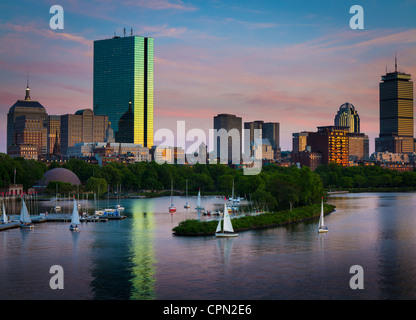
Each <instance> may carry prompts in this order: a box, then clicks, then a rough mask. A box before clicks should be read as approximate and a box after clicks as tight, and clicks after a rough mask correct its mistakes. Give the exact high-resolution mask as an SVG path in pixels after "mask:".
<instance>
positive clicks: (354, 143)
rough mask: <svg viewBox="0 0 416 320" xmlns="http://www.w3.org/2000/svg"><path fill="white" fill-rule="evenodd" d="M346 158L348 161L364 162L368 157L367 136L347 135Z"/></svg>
mask: <svg viewBox="0 0 416 320" xmlns="http://www.w3.org/2000/svg"><path fill="white" fill-rule="evenodd" d="M347 136H348V157H349V160H350V161H354V162H357V161H364V160H368V159H369V157H370V154H369V153H370V150H369V149H370V144H369V139H368V136H367V135H365V134H364V133H351V132H348V133H347Z"/></svg>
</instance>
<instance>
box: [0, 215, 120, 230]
mask: <svg viewBox="0 0 416 320" xmlns="http://www.w3.org/2000/svg"><path fill="white" fill-rule="evenodd" d="M125 218H127V217H126V216H106V215H103V216H97V215H95V216H87V217H82V218H80V219H79V220H80V221H81V222H108V221H110V220H123V219H125ZM10 219H11V220H12V222H9V223H1V224H0V231H3V230H8V229H13V228H19V227H20V221H19V218H18V217H10ZM31 219H32V223H33V224H36V223H43V222H68V223H69V222H71V217H70V216H67V215H60V214H50V215H48V216H46V215H45V216H43V215H42V216H34V217H32V218H31Z"/></svg>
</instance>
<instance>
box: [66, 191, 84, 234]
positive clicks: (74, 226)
mask: <svg viewBox="0 0 416 320" xmlns="http://www.w3.org/2000/svg"><path fill="white" fill-rule="evenodd" d="M80 224H81V222H80V221H79V213H78V206H77V201H76V200H75V198H74V209H73V210H72V219H71V225H70V226H69V230H74V231H76V230H78V226H79V225H80Z"/></svg>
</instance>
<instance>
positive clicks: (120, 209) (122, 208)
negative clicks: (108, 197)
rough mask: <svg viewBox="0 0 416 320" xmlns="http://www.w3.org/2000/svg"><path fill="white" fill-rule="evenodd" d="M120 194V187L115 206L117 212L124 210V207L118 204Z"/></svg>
mask: <svg viewBox="0 0 416 320" xmlns="http://www.w3.org/2000/svg"><path fill="white" fill-rule="evenodd" d="M120 192H121V185H120V190H117V205H116V209H117V210H118V211H122V210H124V207H123V206H122V205H121V204H120V199H119V194H120Z"/></svg>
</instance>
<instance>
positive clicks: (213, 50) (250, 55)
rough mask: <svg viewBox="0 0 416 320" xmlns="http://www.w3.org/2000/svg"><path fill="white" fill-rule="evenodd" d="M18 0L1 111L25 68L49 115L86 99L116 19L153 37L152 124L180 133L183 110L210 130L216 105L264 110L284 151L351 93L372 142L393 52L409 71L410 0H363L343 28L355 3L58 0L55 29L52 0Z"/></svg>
mask: <svg viewBox="0 0 416 320" xmlns="http://www.w3.org/2000/svg"><path fill="white" fill-rule="evenodd" d="M24 3H26V2H23V1H18V2H16V3H14V4H6V3H3V4H1V5H0V6H1V9H2V10H0V12H2V13H1V14H0V30H2V35H1V36H0V37H1V40H2V43H3V44H4V45H2V49H0V69H1V70H2V72H1V75H0V88H1V89H0V116H1V117H2V118H3V119H5V117H6V115H7V112H8V109H9V108H10V106H11V105H12V104H13V103H14V102H15V101H16V100H18V99H22V98H23V97H22V95H21V92H22V88H23V86H24V85H25V83H26V75H27V72H28V71H29V74H30V85H31V98H32V99H33V100H37V101H39V102H40V103H42V105H43V106H44V107H45V108H46V109H47V110H48V113H49V114H67V113H70V114H71V113H75V111H76V110H80V109H86V108H90V109H92V108H93V102H92V100H93V94H92V87H93V82H92V78H93V77H92V69H93V57H92V52H93V41H94V40H97V39H104V38H111V37H112V36H113V35H114V32H115V33H116V35H118V36H123V28H126V29H127V30H128V31H130V29H131V28H132V29H133V33H134V34H135V35H141V36H146V37H153V38H154V39H155V89H154V92H155V107H154V113H155V114H154V117H155V119H154V125H155V127H154V130H155V131H157V130H158V129H161V128H168V129H171V130H172V131H175V128H176V121H181V120H185V121H186V126H187V128H189V129H191V128H200V129H203V130H204V131H206V132H208V130H209V129H210V128H211V119H212V117H213V116H214V115H216V114H220V113H224V112H225V113H230V114H236V115H237V116H239V117H242V119H243V121H244V122H250V121H255V120H259V119H263V118H264V116H263V115H264V114H268V115H270V118H268V119H267V120H268V121H274V122H279V123H280V136H281V148H282V151H285V150H291V144H292V140H291V138H292V133H293V132H301V131H304V130H307V131H308V130H314V129H315V128H316V127H318V126H326V125H330V124H332V122H333V115H334V113H335V112H336V110H337V109H338V107H339V105H341V104H342V103H344V102H345V101H349V102H351V103H352V104H353V105H355V106H357V108H358V112H359V114H360V118H361V123H360V125H361V131H362V132H365V133H366V134H367V135H368V136H369V138H370V153H372V152H374V139H375V137H377V136H378V133H379V114H378V108H379V97H378V84H379V82H380V80H381V76H382V75H383V74H385V69H386V67H387V68H388V70H389V71H390V72H391V71H392V70H394V55H395V52H397V57H398V68H399V70H401V71H403V72H406V73H408V74H411V75H412V76H413V77H414V76H415V74H416V23H415V22H414V19H411V17H412V15H411V13H412V12H414V11H415V4H412V3H410V2H409V1H400V2H398V3H394V4H393V3H389V2H387V1H384V2H379V3H378V4H377V5H376V4H365V3H363V4H362V5H363V7H364V10H365V11H364V12H365V29H364V30H352V29H350V28H349V19H350V18H351V14H349V8H350V6H352V5H353V4H354V3H353V2H347V3H345V4H343V5H342V6H341V5H339V4H334V3H330V2H328V1H326V2H325V1H317V2H314V3H313V4H311V3H307V2H303V3H302V5H299V4H297V5H296V6H295V5H293V4H287V3H284V2H280V3H279V2H275V3H274V5H270V4H268V3H267V2H262V1H257V2H252V1H243V2H239V3H238V5H235V4H233V3H231V2H223V1H222V2H218V1H209V2H202V1H192V2H190V1H187V2H184V1H173V0H172V1H167V0H159V1H144V0H143V1H138V2H136V3H135V4H132V3H131V2H124V3H122V4H121V5H118V4H117V3H115V2H111V1H108V2H105V3H103V2H94V1H92V2H89V3H88V4H82V5H81V4H80V3H77V2H72V1H71V2H65V1H64V2H63V3H62V4H61V5H62V7H63V9H64V12H65V28H64V30H56V31H54V30H51V29H50V28H49V19H50V17H51V15H50V14H49V7H50V6H51V5H52V4H51V3H50V2H48V1H44V2H39V4H36V5H34V4H31V3H28V4H27V5H22V4H24ZM380 3H383V4H380ZM300 115H301V116H300ZM5 127H6V126H5V125H4V126H2V130H3V132H2V133H3V136H4V137H5V136H6V128H5ZM155 142H156V141H155ZM0 152H4V153H6V139H5V138H4V139H2V141H0Z"/></svg>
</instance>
